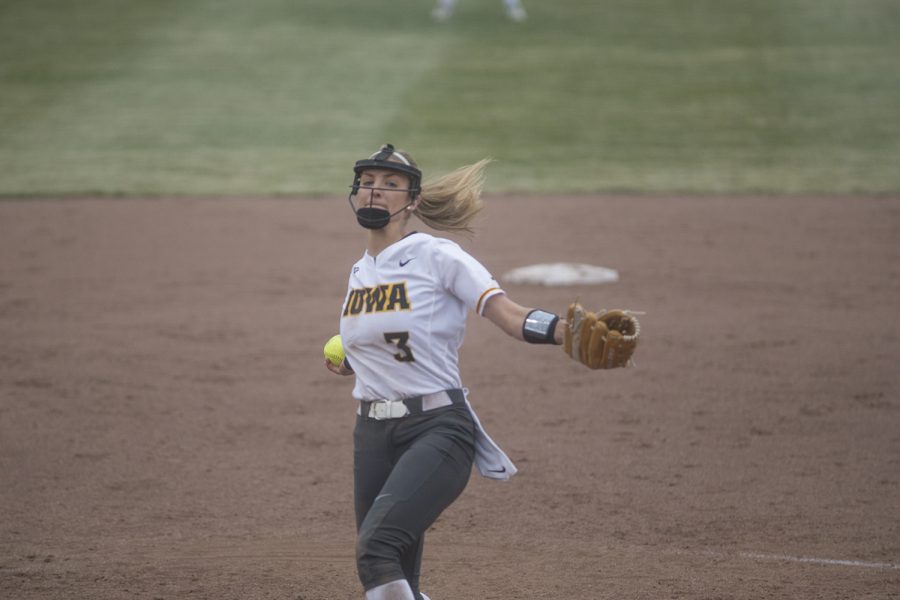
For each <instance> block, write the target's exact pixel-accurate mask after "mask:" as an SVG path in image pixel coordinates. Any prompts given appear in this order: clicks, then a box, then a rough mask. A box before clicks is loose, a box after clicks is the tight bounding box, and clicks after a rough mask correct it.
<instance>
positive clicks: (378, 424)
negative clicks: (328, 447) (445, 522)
mask: <svg viewBox="0 0 900 600" xmlns="http://www.w3.org/2000/svg"><path fill="white" fill-rule="evenodd" d="M353 438H354V440H353V441H354V456H353V476H354V492H355V507H356V526H357V532H358V535H357V543H356V564H357V571H358V573H359V579H360V581H361V582H362V584H363V587H364V588H365V589H366V590H370V589H372V588H375V587H378V586H380V585H383V584H386V583H389V582H391V581H397V580H399V579H405V580H406V581H407V582H409V585H410V587H411V588H412V590H413V594H414V595H415V597H416V598H420V595H419V572H420V568H421V563H422V548H423V546H424V541H425V531H426V530H427V529H428V528H429V527H430V526H431V525H432V523H434V521H435V520H436V519H437V518H438V516H439V515H440V514H441V513H442V512H443V511H444V509H446V508H447V507H448V506H450V504H452V503H453V501H454V500H456V498H457V497H458V496H459V495H460V494H461V493H462V491H463V490H464V489H465V487H466V484H467V483H468V481H469V475H470V474H471V472H472V460H473V457H474V454H475V450H474V443H475V424H474V422H473V420H472V415H471V413H470V412H469V410H468V408H467V407H466V405H465V404H453V405H452V406H446V407H442V408H438V409H435V410H431V411H428V412H424V413H420V414H412V415H409V416H406V417H403V418H399V419H386V420H375V419H371V418H368V417H366V416H357V421H356V428H355V430H354V433H353Z"/></svg>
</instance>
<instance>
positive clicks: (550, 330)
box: [522, 308, 559, 344]
mask: <svg viewBox="0 0 900 600" xmlns="http://www.w3.org/2000/svg"><path fill="white" fill-rule="evenodd" d="M557 322H559V315H555V314H553V313H551V312H547V311H546V310H541V309H540V308H535V309H534V310H532V311H531V312H530V313H528V314H527V315H526V316H525V321H524V322H523V323H522V337H523V338H525V341H526V342H528V343H530V344H555V343H556V340H555V338H554V335H553V334H554V333H555V332H556V323H557Z"/></svg>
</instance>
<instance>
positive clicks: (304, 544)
mask: <svg viewBox="0 0 900 600" xmlns="http://www.w3.org/2000/svg"><path fill="white" fill-rule="evenodd" d="M483 216H484V218H483V219H482V221H481V223H480V226H479V230H478V232H477V234H476V236H475V237H474V238H472V239H465V238H463V239H459V240H458V241H460V242H461V243H462V245H463V246H464V247H465V248H467V249H468V250H470V251H471V252H472V253H473V254H474V255H475V256H476V257H477V258H478V259H479V260H481V261H482V262H483V263H484V264H485V265H486V266H487V267H488V268H489V269H490V270H491V271H492V272H493V273H494V275H495V276H497V277H498V278H500V280H501V283H502V275H503V273H505V272H506V271H508V270H510V269H513V268H515V267H519V266H523V265H528V264H534V263H543V262H580V263H590V264H596V265H600V266H605V267H610V268H614V269H617V270H618V271H619V274H620V281H619V282H618V283H615V284H606V285H600V286H590V287H577V286H573V287H564V288H548V287H539V286H521V285H520V286H513V285H508V286H505V287H506V289H507V291H508V292H509V294H510V296H511V297H512V298H513V299H514V300H516V301H517V302H519V303H521V304H525V305H528V306H540V307H543V308H546V309H550V310H554V311H557V312H562V311H564V310H565V308H566V306H567V305H568V303H569V302H571V301H572V300H573V299H574V298H575V297H576V296H577V297H580V299H581V301H582V303H583V304H585V305H589V306H592V307H595V308H604V307H605V308H631V309H634V310H640V311H645V312H646V314H645V315H644V316H643V317H642V320H641V322H642V326H643V339H642V345H641V346H640V347H639V349H638V352H637V355H636V359H637V363H638V364H637V367H636V368H632V369H627V370H619V371H616V372H592V371H588V370H586V369H583V368H580V367H579V366H578V365H576V364H575V363H574V362H572V361H570V360H567V359H566V358H565V357H564V356H563V354H562V352H560V351H559V349H557V348H553V347H535V346H528V345H525V344H522V343H519V342H516V341H514V340H513V339H511V338H508V337H506V336H505V335H504V334H503V333H501V332H500V331H499V330H497V329H496V328H494V327H493V326H492V325H491V324H490V323H488V322H487V321H486V320H483V319H481V318H479V317H476V316H471V317H470V321H469V331H468V335H467V339H466V343H465V344H464V346H463V349H462V352H461V364H462V372H463V379H464V382H465V384H466V385H467V386H468V387H469V389H470V390H471V400H472V402H473V404H474V405H475V407H476V409H477V410H478V413H479V416H480V417H481V420H482V422H483V423H484V424H485V426H486V427H487V430H488V432H489V433H490V434H491V435H492V436H493V437H494V438H495V439H496V440H497V441H498V442H499V443H500V444H501V446H503V448H504V449H505V450H506V451H507V453H508V454H509V455H510V457H511V458H512V460H513V461H514V462H516V464H517V465H518V467H519V468H520V474H519V475H517V476H516V477H514V478H513V479H512V480H511V481H509V482H493V481H488V480H485V479H482V478H480V477H479V476H478V475H477V473H474V474H473V476H472V479H471V481H470V484H469V488H468V489H467V490H466V492H465V493H464V494H463V496H462V497H461V498H460V499H459V500H458V501H457V503H456V504H454V505H453V506H452V507H451V508H450V509H449V510H448V511H447V512H446V513H445V514H444V515H443V516H442V517H441V518H440V519H439V520H438V522H437V523H436V524H435V526H434V527H433V528H432V530H431V531H430V532H429V534H428V541H427V544H426V550H425V562H424V568H423V590H424V591H425V592H427V593H428V594H429V595H430V596H431V597H432V598H433V599H434V600H451V599H453V600H459V599H473V600H486V599H497V600H501V599H502V600H512V599H526V598H527V599H531V598H540V599H560V600H561V599H571V598H579V599H580V598H590V599H595V598H596V599H607V598H609V599H613V598H632V599H635V598H637V599H659V598H722V599H732V598H735V599H736V598H748V599H749V598H753V599H761V598H835V599H837V598H856V599H860V598H879V599H884V598H900V520H898V517H897V515H898V506H900V398H898V393H900V369H898V364H900V316H898V315H900V243H898V242H900V199H898V198H836V197H817V198H813V197H790V198H782V197H739V198H714V197H679V196H669V197H662V196H660V197H625V196H597V197H588V196H580V197H557V198H538V197H524V198H512V197H504V196H493V197H489V198H488V199H487V209H486V211H485V213H484V215H483ZM420 229H421V230H425V231H427V229H425V228H424V227H421V228H420ZM0 232H2V235H0V481H2V485H0V597H2V598H9V599H16V600H27V599H39V598H40V599H45V598H46V599H57V598H58V599H71V598H90V599H107V598H108V599H113V598H116V599H117V598H150V599H181V598H196V599H205V598H210V599H212V598H216V599H221V598H235V599H238V598H240V599H262V598H289V599H291V600H335V599H339V600H343V599H351V598H354V599H355V598H360V597H361V593H360V591H359V590H360V588H359V584H358V581H357V579H356V574H355V567H354V560H353V552H354V528H353V516H352V494H351V432H352V427H353V423H354V418H355V415H354V410H355V406H354V404H353V401H352V400H351V398H350V390H351V383H352V382H351V380H350V379H343V378H340V377H337V376H335V375H332V374H331V373H329V372H328V371H327V370H326V369H325V367H324V366H323V358H322V346H323V344H324V343H325V341H326V340H328V338H329V337H331V335H333V334H334V333H336V332H337V327H338V318H339V312H340V307H341V302H342V300H343V296H344V293H345V290H346V281H347V274H348V270H349V267H350V265H351V264H352V262H353V261H354V260H355V259H356V258H357V257H358V256H359V255H360V254H361V253H362V250H363V234H362V232H361V230H359V229H358V227H357V226H356V224H355V222H354V220H353V217H352V215H351V214H350V211H349V209H348V207H347V205H346V201H345V200H344V199H341V198H330V199H325V198H321V199H289V198H284V199H270V198H243V199H135V200H122V199H46V200H28V201H4V202H0Z"/></svg>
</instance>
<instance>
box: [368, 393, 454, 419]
mask: <svg viewBox="0 0 900 600" xmlns="http://www.w3.org/2000/svg"><path fill="white" fill-rule="evenodd" d="M419 398H421V410H419V406H418V404H419V403H418V400H419ZM407 402H409V404H411V405H413V407H414V408H413V410H410V406H408V405H407ZM451 404H453V400H452V399H451V398H450V395H449V394H448V393H447V392H445V391H443V390H441V391H440V392H435V393H433V394H425V395H423V396H417V397H415V398H405V399H403V400H363V401H361V402H360V403H359V407H358V408H357V409H356V414H358V415H361V414H362V407H363V406H364V405H368V410H367V411H366V416H367V417H368V418H370V419H375V420H376V421H383V420H385V419H400V418H403V417H405V416H407V415H410V414H418V413H419V412H428V411H429V410H434V409H436V408H443V407H444V406H450V405H451Z"/></svg>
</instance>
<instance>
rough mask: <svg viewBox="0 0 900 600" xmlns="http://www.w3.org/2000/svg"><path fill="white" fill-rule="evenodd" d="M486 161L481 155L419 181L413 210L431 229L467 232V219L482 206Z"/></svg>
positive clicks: (468, 222) (469, 221) (473, 215)
mask: <svg viewBox="0 0 900 600" xmlns="http://www.w3.org/2000/svg"><path fill="white" fill-rule="evenodd" d="M489 162H491V161H490V159H487V158H485V159H482V160H480V161H478V162H477V163H475V164H473V165H467V166H465V167H460V168H458V169H456V170H455V171H451V172H450V173H447V174H446V175H442V176H441V177H437V178H435V179H430V180H428V181H426V182H425V183H423V184H422V192H421V194H420V200H419V205H418V206H417V207H416V209H415V211H414V212H413V214H415V215H416V216H417V217H419V219H420V220H421V221H422V222H423V223H425V224H426V225H428V226H429V227H431V228H432V229H437V230H439V231H451V232H462V231H467V232H470V233H471V232H472V228H471V226H470V223H471V222H472V221H473V219H474V218H475V215H477V214H478V213H479V212H480V211H481V209H482V208H483V207H484V204H483V203H482V201H481V188H482V186H483V185H484V169H485V167H486V166H487V164H488V163H489Z"/></svg>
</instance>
